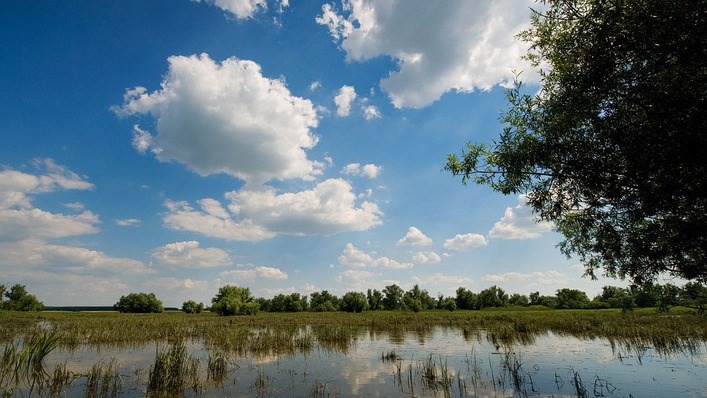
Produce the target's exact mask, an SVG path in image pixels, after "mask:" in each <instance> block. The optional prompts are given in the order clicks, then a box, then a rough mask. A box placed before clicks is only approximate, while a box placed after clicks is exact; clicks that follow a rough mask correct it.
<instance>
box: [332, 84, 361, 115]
mask: <svg viewBox="0 0 707 398" xmlns="http://www.w3.org/2000/svg"><path fill="white" fill-rule="evenodd" d="M355 99H356V90H354V88H353V87H351V86H341V88H340V89H339V94H337V95H336V97H334V103H335V104H336V114H337V115H339V116H348V115H349V113H351V104H352V103H353V101H354V100H355Z"/></svg>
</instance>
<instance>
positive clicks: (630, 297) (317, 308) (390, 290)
mask: <svg viewBox="0 0 707 398" xmlns="http://www.w3.org/2000/svg"><path fill="white" fill-rule="evenodd" d="M706 303H707V288H705V286H703V285H702V284H700V283H697V282H689V283H687V284H685V285H684V286H683V287H677V286H675V285H672V284H666V285H659V284H656V285H653V286H650V287H640V286H631V287H628V288H621V287H616V286H604V287H603V288H602V292H601V293H600V294H599V295H597V296H596V297H594V298H593V299H591V300H590V299H589V297H588V296H587V294H586V293H585V292H583V291H581V290H577V289H559V290H557V292H556V294H555V295H554V296H546V295H541V294H540V293H539V292H535V293H531V294H530V295H529V296H526V295H522V294H517V293H514V294H511V295H509V294H508V293H506V292H505V291H504V290H503V289H502V288H500V287H498V286H495V285H494V286H491V287H489V288H487V289H484V290H481V291H480V292H478V293H475V292H473V291H470V290H468V289H466V288H464V287H460V288H458V289H457V290H456V295H455V296H453V297H445V296H443V295H438V296H437V297H432V296H431V295H430V294H429V292H427V290H424V289H421V288H420V287H419V286H418V285H415V286H413V287H412V288H411V289H410V290H407V291H405V290H403V289H402V288H401V287H400V286H398V285H396V284H393V285H390V286H386V287H385V288H384V289H383V290H382V291H379V290H377V289H368V290H367V292H366V293H363V292H348V293H346V294H344V295H343V296H341V297H337V296H336V295H334V294H331V293H330V292H329V291H327V290H323V291H321V292H315V293H312V294H310V295H309V296H307V295H303V294H300V293H291V294H278V295H276V296H275V297H273V298H271V299H266V298H254V297H253V296H252V295H251V293H250V290H249V289H248V288H245V287H237V286H230V285H229V286H224V287H222V288H221V289H219V293H218V294H217V295H216V297H214V298H213V299H212V306H211V308H210V310H211V311H212V312H215V313H217V314H220V315H238V314H255V313H257V312H258V311H266V312H303V311H312V312H325V311H346V312H362V311H376V310H410V311H414V312H418V311H421V310H448V311H454V310H458V309H459V310H480V309H484V308H503V307H530V306H536V307H545V308H552V309H602V308H621V309H623V310H625V311H631V310H633V309H634V308H636V307H639V308H646V307H655V308H658V309H659V310H661V311H668V310H669V309H670V307H673V306H678V305H681V306H686V307H692V308H697V309H699V311H700V312H703V311H704V307H705V304H706ZM194 306H198V310H195V309H194V308H195V307H194ZM203 308H204V306H203V304H202V303H199V304H198V305H197V303H196V302H194V301H192V300H190V301H188V302H185V303H184V306H183V310H184V311H185V312H189V313H194V312H201V310H202V309H203Z"/></svg>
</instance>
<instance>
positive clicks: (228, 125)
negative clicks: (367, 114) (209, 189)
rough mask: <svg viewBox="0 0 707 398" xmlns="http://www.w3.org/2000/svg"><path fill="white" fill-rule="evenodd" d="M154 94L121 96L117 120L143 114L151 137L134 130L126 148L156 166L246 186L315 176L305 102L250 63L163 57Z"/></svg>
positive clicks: (311, 120) (311, 114)
mask: <svg viewBox="0 0 707 398" xmlns="http://www.w3.org/2000/svg"><path fill="white" fill-rule="evenodd" d="M167 61H168V64H169V69H168V71H167V73H166V74H165V77H164V79H163V81H162V83H161V89H160V90H156V91H153V92H152V93H148V92H147V89H146V88H144V87H136V88H134V89H132V90H127V91H126V92H125V95H124V96H123V99H124V102H123V104H122V105H121V106H114V107H112V108H111V109H112V110H113V111H114V112H116V113H117V114H118V115H120V116H123V117H125V116H130V115H138V114H149V115H152V117H153V118H154V119H155V120H156V129H157V135H154V136H153V135H151V134H149V133H148V132H146V131H144V130H142V129H140V128H139V127H138V126H136V127H135V128H134V136H133V146H134V147H135V148H136V149H137V150H138V151H140V152H143V153H144V152H145V151H147V150H148V148H149V149H150V151H151V152H152V153H154V154H155V156H156V157H157V159H159V160H160V161H164V162H166V161H172V160H174V161H177V162H180V163H182V164H184V165H186V166H187V167H188V168H189V169H191V170H193V171H194V172H196V173H198V174H199V175H202V176H206V175H211V174H217V173H226V174H229V175H232V176H234V177H237V178H240V179H242V180H244V181H246V182H247V183H253V184H262V183H264V182H267V181H269V180H273V179H278V180H286V179H293V178H301V179H305V180H311V179H313V178H314V177H315V176H318V175H320V174H321V173H322V167H323V166H322V164H321V163H319V162H315V161H310V160H309V159H307V154H306V153H305V150H306V149H310V148H312V147H314V146H315V145H316V144H317V141H318V138H317V137H316V136H315V135H314V134H312V132H311V129H313V128H316V127H317V125H318V118H317V112H316V110H315V109H314V106H313V105H312V102H311V101H309V100H307V99H303V98H300V97H295V96H293V95H292V94H291V93H290V91H289V89H288V88H287V86H286V85H285V83H284V82H283V81H282V80H278V79H269V78H267V77H264V76H263V75H262V73H261V70H260V66H259V65H258V64H256V63H255V62H253V61H247V60H239V59H237V58H234V57H231V58H228V59H226V60H224V61H222V62H221V63H217V62H216V61H214V60H212V59H211V58H210V57H209V55H208V54H201V55H200V56H196V55H192V56H189V57H186V56H171V57H169V58H168V60H167Z"/></svg>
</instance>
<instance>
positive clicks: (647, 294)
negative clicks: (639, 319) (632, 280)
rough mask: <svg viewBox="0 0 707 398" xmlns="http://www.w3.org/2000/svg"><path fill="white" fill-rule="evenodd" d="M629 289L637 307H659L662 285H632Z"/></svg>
mask: <svg viewBox="0 0 707 398" xmlns="http://www.w3.org/2000/svg"><path fill="white" fill-rule="evenodd" d="M629 290H630V292H631V296H632V297H633V300H634V302H635V303H636V306H637V307H640V308H648V307H657V306H658V304H659V302H660V292H661V287H660V285H643V286H638V285H631V286H630V287H629Z"/></svg>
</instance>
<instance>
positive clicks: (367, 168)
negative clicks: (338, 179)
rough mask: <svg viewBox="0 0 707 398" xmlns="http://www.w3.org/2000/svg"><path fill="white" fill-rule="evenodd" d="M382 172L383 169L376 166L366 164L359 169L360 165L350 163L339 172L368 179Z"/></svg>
mask: <svg viewBox="0 0 707 398" xmlns="http://www.w3.org/2000/svg"><path fill="white" fill-rule="evenodd" d="M382 171H383V167H381V166H376V165H375V164H370V163H369V164H366V165H364V166H363V167H361V164H360V163H350V164H347V165H346V166H344V168H343V169H342V170H341V172H342V173H343V174H349V175H354V176H364V177H368V178H371V179H373V178H376V177H378V175H379V174H380V173H381V172H382Z"/></svg>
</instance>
